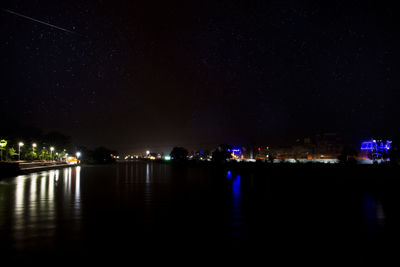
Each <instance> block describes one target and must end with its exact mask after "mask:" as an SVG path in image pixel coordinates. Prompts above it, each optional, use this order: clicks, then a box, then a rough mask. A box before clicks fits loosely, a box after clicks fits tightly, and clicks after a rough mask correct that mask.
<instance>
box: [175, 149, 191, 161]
mask: <svg viewBox="0 0 400 267" xmlns="http://www.w3.org/2000/svg"><path fill="white" fill-rule="evenodd" d="M188 154H189V152H188V151H187V150H186V149H185V148H183V147H174V148H173V149H172V151H171V153H170V156H171V157H172V159H173V160H174V161H184V160H186V159H187V156H188Z"/></svg>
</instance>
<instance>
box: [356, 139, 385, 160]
mask: <svg viewBox="0 0 400 267" xmlns="http://www.w3.org/2000/svg"><path fill="white" fill-rule="evenodd" d="M391 147H392V141H389V140H375V139H371V140H368V141H364V142H362V143H361V153H362V154H363V155H364V157H367V158H369V159H371V160H377V159H381V160H387V159H388V158H389V155H388V154H389V150H390V149H391Z"/></svg>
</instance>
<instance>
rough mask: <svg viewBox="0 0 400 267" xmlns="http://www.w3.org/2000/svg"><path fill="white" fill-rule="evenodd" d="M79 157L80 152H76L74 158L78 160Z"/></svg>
mask: <svg viewBox="0 0 400 267" xmlns="http://www.w3.org/2000/svg"><path fill="white" fill-rule="evenodd" d="M80 156H81V152H79V151H78V152H76V158H77V159H79V157H80Z"/></svg>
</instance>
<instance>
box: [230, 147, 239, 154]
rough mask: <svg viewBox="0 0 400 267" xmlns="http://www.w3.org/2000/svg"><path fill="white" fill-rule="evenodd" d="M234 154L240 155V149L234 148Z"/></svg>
mask: <svg viewBox="0 0 400 267" xmlns="http://www.w3.org/2000/svg"><path fill="white" fill-rule="evenodd" d="M232 152H237V153H240V149H239V148H234V149H232Z"/></svg>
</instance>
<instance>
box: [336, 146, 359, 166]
mask: <svg viewBox="0 0 400 267" xmlns="http://www.w3.org/2000/svg"><path fill="white" fill-rule="evenodd" d="M357 155H358V153H357V150H356V149H355V148H354V147H352V146H344V147H343V150H342V154H340V156H339V157H338V159H339V161H340V162H341V163H355V157H356V156H357Z"/></svg>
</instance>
